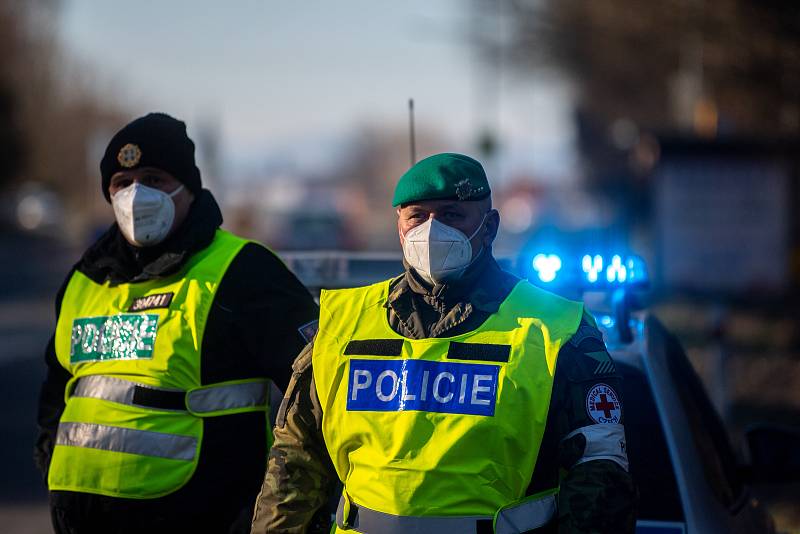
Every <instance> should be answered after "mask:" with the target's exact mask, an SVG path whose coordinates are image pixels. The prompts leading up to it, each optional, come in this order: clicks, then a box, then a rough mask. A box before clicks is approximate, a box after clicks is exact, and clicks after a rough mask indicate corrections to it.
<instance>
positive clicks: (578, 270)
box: [530, 253, 648, 290]
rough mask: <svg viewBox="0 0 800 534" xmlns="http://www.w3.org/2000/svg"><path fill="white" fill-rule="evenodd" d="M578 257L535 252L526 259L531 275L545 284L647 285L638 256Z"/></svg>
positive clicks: (600, 287) (590, 287)
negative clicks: (529, 259)
mask: <svg viewBox="0 0 800 534" xmlns="http://www.w3.org/2000/svg"><path fill="white" fill-rule="evenodd" d="M578 258H579V261H576V260H578ZM578 258H576V259H575V260H573V259H571V258H568V259H564V260H563V261H562V259H561V257H560V256H558V255H556V254H549V253H539V254H536V255H535V256H534V257H533V259H532V260H531V263H530V265H531V267H532V270H533V271H534V272H535V273H536V276H535V277H531V278H532V279H536V281H537V282H544V283H546V284H553V285H555V284H558V285H560V286H564V285H570V284H572V285H578V286H581V287H583V288H584V289H587V290H605V289H610V288H613V287H620V286H625V287H631V288H632V287H634V286H636V287H646V286H647V282H648V280H647V267H646V266H645V264H644V261H643V260H642V259H641V258H640V257H638V256H627V255H622V254H609V255H603V254H584V255H583V256H579V257H578ZM531 274H533V273H531Z"/></svg>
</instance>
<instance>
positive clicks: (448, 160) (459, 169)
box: [392, 153, 492, 206]
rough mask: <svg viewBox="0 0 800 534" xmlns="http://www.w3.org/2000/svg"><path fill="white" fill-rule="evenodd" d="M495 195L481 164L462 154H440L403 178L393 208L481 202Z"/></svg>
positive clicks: (421, 162) (416, 166)
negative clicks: (441, 202)
mask: <svg viewBox="0 0 800 534" xmlns="http://www.w3.org/2000/svg"><path fill="white" fill-rule="evenodd" d="M491 192H492V191H491V190H490V189H489V182H488V180H487V179H486V173H485V172H484V170H483V167H482V166H481V164H480V163H478V162H477V161H475V160H474V159H472V158H470V157H468V156H464V155H462V154H451V153H445V154H436V155H435V156H431V157H429V158H425V159H423V160H422V161H420V162H418V163H417V164H415V165H414V166H413V167H411V168H410V169H408V171H407V172H406V173H405V174H404V175H403V176H401V177H400V181H399V182H397V187H395V189H394V198H393V199H392V206H399V205H401V204H406V203H408V202H417V201H420V200H446V199H453V200H481V199H484V198H486V197H488V196H489V195H490V194H491Z"/></svg>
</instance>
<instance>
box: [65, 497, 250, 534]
mask: <svg viewBox="0 0 800 534" xmlns="http://www.w3.org/2000/svg"><path fill="white" fill-rule="evenodd" d="M181 500H182V499H175V498H172V499H171V498H170V496H167V497H162V498H160V499H146V500H137V499H118V498H112V497H105V496H102V495H91V494H87V493H73V492H66V491H58V492H53V493H52V494H51V495H50V516H51V518H52V521H53V529H54V530H55V532H56V534H127V533H131V534H133V533H147V534H158V533H162V532H163V533H165V534H166V533H170V534H176V533H184V532H186V533H191V532H202V533H205V532H208V533H209V534H213V533H220V534H246V533H248V532H249V531H250V519H251V517H252V514H253V509H252V506H248V507H246V508H241V507H240V509H238V510H237V509H236V508H235V507H234V506H235V505H232V504H231V503H230V502H219V503H216V504H214V505H211V504H209V503H206V504H203V503H197V504H196V505H194V506H192V505H190V504H189V503H188V502H186V501H184V502H180V501H181Z"/></svg>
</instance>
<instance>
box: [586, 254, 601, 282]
mask: <svg viewBox="0 0 800 534" xmlns="http://www.w3.org/2000/svg"><path fill="white" fill-rule="evenodd" d="M581 267H583V272H584V273H586V279H587V280H588V281H589V282H591V283H595V282H597V273H599V272H600V271H602V270H603V257H602V256H600V255H599V254H596V255H595V257H594V258H592V257H591V256H590V255H589V254H587V255H585V256H584V257H583V260H582V261H581Z"/></svg>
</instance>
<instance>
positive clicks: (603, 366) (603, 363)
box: [584, 350, 617, 375]
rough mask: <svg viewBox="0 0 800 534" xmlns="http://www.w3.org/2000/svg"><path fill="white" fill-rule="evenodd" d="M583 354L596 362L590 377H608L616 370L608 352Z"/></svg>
mask: <svg viewBox="0 0 800 534" xmlns="http://www.w3.org/2000/svg"><path fill="white" fill-rule="evenodd" d="M584 354H585V355H586V356H587V357H588V358H590V359H592V360H594V361H595V362H596V364H595V366H594V371H592V375H608V374H611V373H613V372H615V371H616V370H617V368H616V367H615V366H614V360H612V359H611V355H610V354H609V353H608V351H605V350H599V351H596V352H585V353H584Z"/></svg>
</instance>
